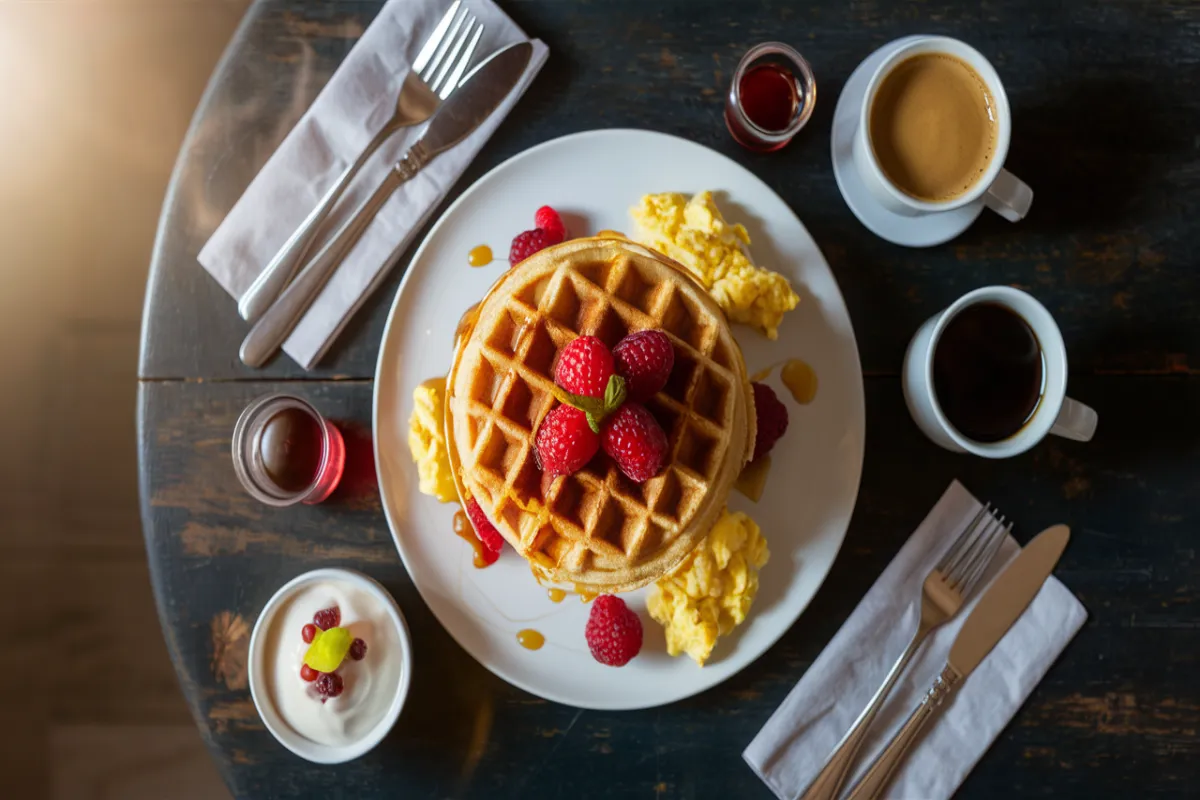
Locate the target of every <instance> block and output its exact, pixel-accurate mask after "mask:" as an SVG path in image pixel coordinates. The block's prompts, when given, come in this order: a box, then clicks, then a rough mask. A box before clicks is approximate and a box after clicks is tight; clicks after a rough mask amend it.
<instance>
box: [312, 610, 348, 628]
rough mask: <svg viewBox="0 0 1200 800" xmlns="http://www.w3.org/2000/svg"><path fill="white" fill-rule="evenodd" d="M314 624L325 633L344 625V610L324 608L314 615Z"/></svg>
mask: <svg viewBox="0 0 1200 800" xmlns="http://www.w3.org/2000/svg"><path fill="white" fill-rule="evenodd" d="M313 623H314V624H315V625H316V626H317V627H318V628H320V629H321V630H323V631H327V630H329V629H330V628H336V627H337V626H338V625H340V624H341V623H342V610H341V609H340V608H338V607H337V606H333V607H332V608H323V609H321V610H320V611H318V612H317V613H315V614H313Z"/></svg>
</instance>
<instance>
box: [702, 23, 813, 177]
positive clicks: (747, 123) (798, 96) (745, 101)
mask: <svg viewBox="0 0 1200 800" xmlns="http://www.w3.org/2000/svg"><path fill="white" fill-rule="evenodd" d="M816 104H817V80H816V78H814V77H813V71H812V67H811V66H809V64H808V62H807V61H805V60H804V56H802V55H800V54H799V53H797V52H796V51H795V50H793V49H792V48H791V47H788V46H787V45H786V44H783V43H782V42H764V43H762V44H759V45H755V46H754V47H751V48H750V49H749V50H748V51H747V52H746V55H744V56H742V60H741V61H740V62H739V63H738V66H737V69H736V70H735V71H734V73H733V82H732V83H731V84H730V86H729V97H728V98H727V99H726V101H725V127H727V128H729V133H730V134H731V135H732V136H733V138H734V140H736V141H737V143H738V144H740V145H742V146H743V147H745V148H747V149H750V150H756V151H758V152H762V153H770V152H773V151H775V150H778V149H779V148H781V147H783V146H784V145H786V144H787V143H788V142H790V141H791V140H792V137H793V136H795V135H796V134H797V133H798V132H799V131H800V129H801V128H803V127H804V124H805V123H806V122H808V118H809V117H811V116H812V111H813V107H814V106H815V105H816Z"/></svg>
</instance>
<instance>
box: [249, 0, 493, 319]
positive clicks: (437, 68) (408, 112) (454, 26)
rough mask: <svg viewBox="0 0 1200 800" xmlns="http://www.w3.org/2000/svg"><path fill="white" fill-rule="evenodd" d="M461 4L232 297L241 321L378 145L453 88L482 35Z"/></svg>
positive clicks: (289, 269) (299, 256) (275, 290)
mask: <svg viewBox="0 0 1200 800" xmlns="http://www.w3.org/2000/svg"><path fill="white" fill-rule="evenodd" d="M461 5H462V0H454V4H453V5H451V6H450V8H449V10H447V11H446V13H445V14H444V15H443V16H442V19H441V21H440V22H438V24H437V27H436V28H434V29H433V33H431V34H430V35H429V39H428V40H426V42H425V44H424V45H423V46H422V47H421V51H420V52H419V53H418V54H417V57H416V59H415V60H414V61H413V65H412V71H411V72H410V73H409V74H408V77H407V78H405V80H404V86H402V87H401V88H400V94H399V95H397V96H396V111H395V112H394V113H393V114H392V118H391V119H389V120H388V121H387V124H385V125H384V126H383V127H382V128H380V129H379V132H378V133H376V134H375V138H373V139H371V141H370V143H369V144H368V145H367V146H366V148H365V149H364V150H363V151H362V152H361V153H360V154H359V156H358V158H356V159H355V160H354V163H353V164H351V165H350V166H349V167H347V168H346V171H345V172H343V173H342V174H341V176H340V177H339V178H338V179H337V181H336V182H335V183H334V184H333V186H331V187H330V188H329V191H327V192H326V193H325V196H324V197H322V198H321V202H320V203H318V204H317V207H316V208H314V209H313V210H312V212H311V213H310V214H309V215H308V217H307V218H306V219H305V220H304V222H302V223H301V224H300V227H299V228H297V229H296V231H295V233H293V234H292V235H291V237H290V238H289V239H288V240H287V241H286V242H285V243H284V245H283V247H282V248H280V250H279V252H278V253H276V254H275V257H274V258H272V259H271V263H269V264H267V267H266V269H264V270H263V271H262V272H261V273H260V274H259V276H258V277H257V278H255V279H254V283H252V284H251V285H250V288H249V289H247V290H246V293H245V294H244V295H242V299H241V300H239V301H238V313H239V314H241V315H242V318H243V319H246V320H249V321H251V322H253V321H254V320H256V319H258V317H260V316H262V314H263V312H264V311H266V310H267V309H268V308H269V307H270V305H271V303H273V302H275V298H276V297H278V296H279V293H280V292H282V291H283V289H284V287H285V286H287V285H288V283H289V282H290V281H291V280H292V276H294V275H295V274H296V268H297V267H298V266H299V265H300V264H302V263H303V262H304V257H305V256H306V255H307V254H308V249H309V247H310V246H311V245H312V243H313V241H314V240H315V239H316V234H317V232H318V231H320V230H321V226H322V224H323V223H324V222H325V219H326V218H327V217H328V216H329V213H330V212H331V211H332V210H333V208H334V206H335V205H337V201H338V199H340V198H341V196H342V193H343V192H344V191H345V190H346V187H347V186H349V185H350V182H351V181H352V180H353V179H354V176H355V175H357V174H358V171H359V170H360V169H362V166H363V164H366V163H367V160H368V159H370V157H371V156H372V154H374V152H375V151H376V150H378V149H379V147H380V145H382V144H383V143H384V142H386V141H387V140H388V139H389V138H391V136H392V134H394V133H395V132H396V131H398V130H400V129H401V128H407V127H410V126H412V125H419V124H421V123H422V122H425V121H426V120H428V119H429V118H430V117H431V116H433V112H434V111H436V110H437V107H438V102H439V100H445V99H446V98H447V97H449V96H450V93H451V92H453V91H454V90H455V89H456V88H457V87H458V84H459V83H460V82H461V81H462V76H463V73H464V72H465V71H466V69H467V65H468V64H469V63H470V61H471V56H472V55H474V53H475V46H476V45H477V44H479V38H480V36H482V35H483V25H482V24H479V23H478V21H477V20H476V19H475V15H474V14H471V13H470V12H469V11H468V10H467V9H465V8H463V9H462V10H461V11H460V10H459V8H460V6H461Z"/></svg>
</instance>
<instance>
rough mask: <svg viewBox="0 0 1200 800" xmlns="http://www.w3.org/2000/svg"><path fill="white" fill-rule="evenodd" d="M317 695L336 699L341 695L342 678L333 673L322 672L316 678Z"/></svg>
mask: <svg viewBox="0 0 1200 800" xmlns="http://www.w3.org/2000/svg"><path fill="white" fill-rule="evenodd" d="M317 693H318V694H322V695H325V696H326V697H337V696H338V695H339V694H341V693H342V676H341V675H338V674H337V673H335V672H322V673H321V676H320V677H319V678H317Z"/></svg>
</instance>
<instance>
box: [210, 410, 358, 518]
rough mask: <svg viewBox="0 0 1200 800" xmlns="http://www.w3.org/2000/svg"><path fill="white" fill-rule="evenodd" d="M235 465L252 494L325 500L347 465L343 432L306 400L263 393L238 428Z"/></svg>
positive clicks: (276, 500) (281, 501)
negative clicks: (263, 395) (264, 394)
mask: <svg viewBox="0 0 1200 800" xmlns="http://www.w3.org/2000/svg"><path fill="white" fill-rule="evenodd" d="M233 467H234V470H235V471H236V472H237V476H238V480H240V481H241V482H242V486H243V487H245V489H246V491H248V492H249V493H250V494H251V495H252V496H254V497H255V498H257V499H258V500H260V501H262V502H264V503H266V504H268V505H272V506H290V505H292V504H293V503H307V504H309V505H312V504H315V503H320V502H321V501H322V500H325V499H326V498H327V497H329V495H330V494H332V493H333V490H334V489H336V488H337V485H338V483H339V482H340V481H341V479H342V472H343V471H344V470H345V467H346V443H345V440H344V439H342V434H341V431H339V430H338V429H337V426H335V425H334V424H333V423H331V422H329V421H328V420H326V419H325V418H324V417H322V416H321V415H320V413H318V412H317V410H316V409H315V408H313V407H312V405H311V404H309V403H308V402H307V401H305V400H304V399H303V398H300V397H294V396H292V395H286V394H274V395H267V396H265V397H260V398H258V399H257V400H255V401H254V402H253V403H251V404H250V405H249V406H247V407H246V409H245V410H244V411H243V412H242V415H241V417H239V418H238V421H237V425H235V426H234V429H233Z"/></svg>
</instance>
